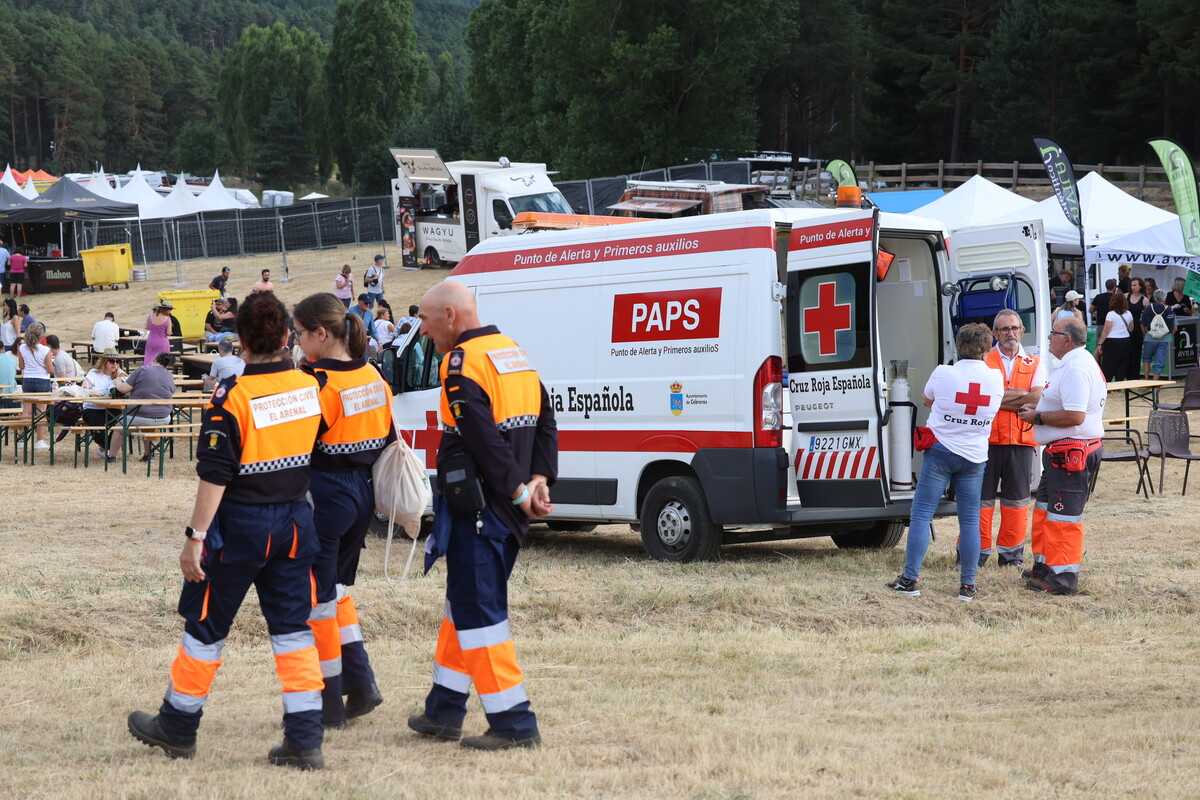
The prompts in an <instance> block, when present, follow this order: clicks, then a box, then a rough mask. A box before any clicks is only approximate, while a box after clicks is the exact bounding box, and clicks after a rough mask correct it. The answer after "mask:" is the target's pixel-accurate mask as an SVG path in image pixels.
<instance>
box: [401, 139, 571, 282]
mask: <svg viewBox="0 0 1200 800" xmlns="http://www.w3.org/2000/svg"><path fill="white" fill-rule="evenodd" d="M391 153H392V157H393V158H395V159H396V164H397V166H398V169H397V170H396V179H395V180H394V181H392V211H393V219H394V220H395V225H396V246H397V247H399V248H400V250H401V253H402V254H403V264H404V266H405V267H419V266H441V265H449V264H457V263H458V262H459V261H461V260H462V259H463V256H465V255H466V254H467V252H468V251H470V250H471V249H472V248H473V247H475V245H477V244H479V243H480V242H482V241H485V240H487V239H490V238H492V237H494V236H508V235H511V234H516V233H521V232H522V231H520V230H517V229H514V228H513V220H514V219H515V218H516V216H517V215H518V214H521V213H523V212H546V213H554V214H571V213H572V209H571V206H570V205H569V204H568V203H567V200H566V198H564V197H563V196H562V193H561V192H559V191H558V189H556V188H555V187H554V184H553V183H552V182H551V181H550V173H548V172H547V171H546V165H545V164H533V163H520V162H512V161H509V160H508V159H507V158H501V159H500V160H499V161H451V162H448V163H447V162H443V161H442V159H441V156H439V155H438V152H437V151H436V150H403V149H398V148H392V149H391Z"/></svg>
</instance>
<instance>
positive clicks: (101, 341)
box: [92, 311, 121, 353]
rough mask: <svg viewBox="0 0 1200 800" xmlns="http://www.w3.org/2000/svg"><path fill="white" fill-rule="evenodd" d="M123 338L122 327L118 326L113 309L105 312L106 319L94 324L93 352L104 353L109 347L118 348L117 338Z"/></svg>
mask: <svg viewBox="0 0 1200 800" xmlns="http://www.w3.org/2000/svg"><path fill="white" fill-rule="evenodd" d="M120 338H121V329H120V328H119V327H118V326H117V320H116V317H114V316H113V313H112V312H111V311H107V312H105V314H104V319H102V320H100V321H99V322H97V323H96V324H95V325H93V326H92V352H93V353H103V352H104V351H105V350H108V349H109V348H114V349H115V348H116V346H117V339H120Z"/></svg>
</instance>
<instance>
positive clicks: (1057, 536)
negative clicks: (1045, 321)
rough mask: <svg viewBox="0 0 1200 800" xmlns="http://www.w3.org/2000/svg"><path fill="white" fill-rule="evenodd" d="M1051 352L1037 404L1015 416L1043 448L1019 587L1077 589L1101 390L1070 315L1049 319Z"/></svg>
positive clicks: (1100, 378) (1096, 460)
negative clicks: (1029, 556) (1029, 557)
mask: <svg viewBox="0 0 1200 800" xmlns="http://www.w3.org/2000/svg"><path fill="white" fill-rule="evenodd" d="M1052 327H1053V330H1051V331H1050V352H1051V353H1052V354H1053V355H1054V357H1055V358H1057V359H1059V365H1058V369H1056V370H1055V371H1054V372H1053V373H1052V374H1051V375H1050V382H1049V383H1047V384H1046V388H1045V390H1044V391H1043V392H1042V399H1041V400H1040V401H1038V404H1037V406H1036V407H1034V406H1031V405H1026V406H1024V407H1022V409H1021V411H1020V413H1019V414H1018V416H1020V418H1021V419H1022V420H1024V421H1025V422H1027V423H1029V424H1030V425H1033V436H1034V439H1036V440H1037V443H1038V444H1040V445H1045V448H1046V449H1045V450H1044V451H1042V481H1041V483H1040V484H1039V485H1038V489H1037V497H1036V500H1035V501H1034V507H1033V560H1034V564H1033V569H1030V570H1026V571H1025V575H1024V577H1025V578H1027V579H1028V583H1026V584H1025V585H1026V586H1027V587H1028V588H1030V589H1033V590H1035V591H1040V592H1049V593H1051V594H1077V593H1078V592H1079V567H1080V563H1081V562H1082V561H1083V507H1084V505H1085V504H1086V503H1087V499H1088V486H1089V485H1090V484H1091V476H1092V475H1093V474H1095V472H1096V470H1097V469H1099V468H1100V458H1101V457H1102V456H1103V455H1104V447H1103V441H1102V438H1101V437H1103V436H1104V401H1105V398H1106V397H1107V394H1108V387H1107V386H1106V385H1105V382H1104V375H1103V374H1102V373H1101V371H1100V367H1099V366H1098V365H1097V364H1096V360H1095V359H1094V358H1093V357H1092V356H1091V354H1090V353H1088V351H1087V348H1086V347H1085V345H1086V344H1087V328H1086V327H1084V325H1083V323H1081V322H1079V321H1078V320H1073V319H1060V320H1055V321H1054V325H1053V326H1052Z"/></svg>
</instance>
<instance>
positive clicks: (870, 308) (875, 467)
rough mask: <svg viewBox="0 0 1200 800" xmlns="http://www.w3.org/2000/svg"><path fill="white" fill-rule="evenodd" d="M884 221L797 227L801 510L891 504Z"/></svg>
mask: <svg viewBox="0 0 1200 800" xmlns="http://www.w3.org/2000/svg"><path fill="white" fill-rule="evenodd" d="M876 229H877V223H876V217H875V216H874V214H873V213H872V212H871V211H860V210H857V209H856V210H854V211H849V210H847V211H845V212H844V215H843V214H842V213H838V214H836V215H835V214H830V215H829V216H822V217H821V218H820V220H819V221H818V220H816V219H813V218H808V219H804V218H801V219H797V220H795V221H794V222H793V227H792V233H791V241H790V243H789V247H788V250H789V252H788V264H787V266H788V275H787V278H788V280H787V310H786V318H787V337H786V338H787V351H788V353H787V366H788V402H789V404H790V408H791V415H792V419H791V421H792V435H791V453H790V454H789V455H790V458H791V462H792V466H793V467H794V468H795V474H796V489H797V493H798V495H799V499H800V505H801V507H810V508H868V507H883V506H885V505H887V503H888V494H887V475H886V464H885V452H884V447H883V441H882V438H881V433H880V432H881V429H882V425H881V423H882V413H883V403H882V389H881V385H880V384H881V381H882V380H883V373H882V370H881V369H880V368H879V364H878V353H879V347H878V336H879V332H878V320H877V318H876V314H875V313H874V308H875V303H876V292H875V281H876V262H875V248H876V244H875V240H876Z"/></svg>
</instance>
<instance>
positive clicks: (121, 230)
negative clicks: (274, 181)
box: [81, 197, 394, 266]
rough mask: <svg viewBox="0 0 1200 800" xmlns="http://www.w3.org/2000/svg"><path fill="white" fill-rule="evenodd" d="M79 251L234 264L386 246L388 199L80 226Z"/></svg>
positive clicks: (140, 259) (138, 259)
mask: <svg viewBox="0 0 1200 800" xmlns="http://www.w3.org/2000/svg"><path fill="white" fill-rule="evenodd" d="M81 227H82V231H81V233H82V242H81V244H82V245H83V246H84V247H96V246H99V245H106V244H121V243H129V244H130V245H132V248H133V256H134V263H135V264H137V265H142V266H144V265H146V264H152V263H161V262H176V263H178V262H180V261H188V260H191V259H196V258H236V257H241V256H251V255H263V254H268V253H280V254H281V255H282V258H283V263H284V264H285V265H286V264H287V254H288V252H290V251H296V250H320V249H324V248H328V247H338V246H341V245H354V244H374V243H381V244H382V243H386V242H390V241H391V240H392V238H393V236H394V229H393V225H392V199H391V198H390V197H352V198H350V199H347V200H327V201H324V202H318V203H304V204H301V205H293V206H281V207H277V208H247V209H238V210H232V211H213V212H206V213H203V214H196V215H194V216H190V217H178V218H175V219H155V220H137V219H129V220H119V221H104V222H95V223H83V224H82V225H81Z"/></svg>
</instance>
